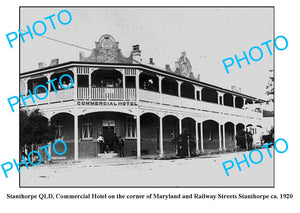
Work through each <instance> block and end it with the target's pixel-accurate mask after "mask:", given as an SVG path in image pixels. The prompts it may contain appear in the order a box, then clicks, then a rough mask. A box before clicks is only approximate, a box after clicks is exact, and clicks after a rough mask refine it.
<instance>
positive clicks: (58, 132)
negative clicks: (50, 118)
mask: <svg viewBox="0 0 300 213" xmlns="http://www.w3.org/2000/svg"><path fill="white" fill-rule="evenodd" d="M56 125H57V128H56V130H55V139H60V140H63V139H64V136H63V125H62V122H61V121H60V120H59V121H57V123H56Z"/></svg>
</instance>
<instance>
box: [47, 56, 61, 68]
mask: <svg viewBox="0 0 300 213" xmlns="http://www.w3.org/2000/svg"><path fill="white" fill-rule="evenodd" d="M58 63H59V60H58V58H55V59H52V60H51V63H50V65H49V67H52V66H55V65H58Z"/></svg>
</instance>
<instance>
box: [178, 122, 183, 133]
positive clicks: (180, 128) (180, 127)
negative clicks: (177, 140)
mask: <svg viewBox="0 0 300 213" xmlns="http://www.w3.org/2000/svg"><path fill="white" fill-rule="evenodd" d="M178 120H179V135H181V134H182V118H178Z"/></svg>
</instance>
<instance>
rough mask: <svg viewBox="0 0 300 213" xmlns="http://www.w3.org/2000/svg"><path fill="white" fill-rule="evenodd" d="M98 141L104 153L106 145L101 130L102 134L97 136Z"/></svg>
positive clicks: (100, 151) (100, 149)
mask: <svg viewBox="0 0 300 213" xmlns="http://www.w3.org/2000/svg"><path fill="white" fill-rule="evenodd" d="M97 142H98V143H99V153H103V152H104V149H105V147H104V138H103V136H102V132H100V135H99V137H98V138H97Z"/></svg>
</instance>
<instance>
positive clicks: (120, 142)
mask: <svg viewBox="0 0 300 213" xmlns="http://www.w3.org/2000/svg"><path fill="white" fill-rule="evenodd" d="M97 142H98V143H100V146H99V147H100V150H99V152H100V153H103V152H104V153H109V152H110V151H112V150H113V149H114V148H113V147H114V146H116V148H117V152H118V155H119V157H125V155H124V145H125V139H124V138H123V137H121V136H117V134H116V133H114V135H113V137H112V143H108V142H105V140H104V137H103V135H102V133H101V132H100V136H99V137H98V138H97Z"/></svg>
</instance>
